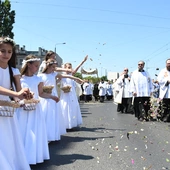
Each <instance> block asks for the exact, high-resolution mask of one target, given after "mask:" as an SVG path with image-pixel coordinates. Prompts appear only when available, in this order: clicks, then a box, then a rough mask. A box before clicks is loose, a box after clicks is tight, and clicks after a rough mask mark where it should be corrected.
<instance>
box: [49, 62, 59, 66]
mask: <svg viewBox="0 0 170 170" xmlns="http://www.w3.org/2000/svg"><path fill="white" fill-rule="evenodd" d="M51 64H57V61H51V62H46V65H47V66H48V65H51Z"/></svg>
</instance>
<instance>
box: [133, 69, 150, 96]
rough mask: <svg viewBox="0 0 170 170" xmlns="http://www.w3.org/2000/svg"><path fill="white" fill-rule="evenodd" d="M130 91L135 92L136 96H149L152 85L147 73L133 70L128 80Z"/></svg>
mask: <svg viewBox="0 0 170 170" xmlns="http://www.w3.org/2000/svg"><path fill="white" fill-rule="evenodd" d="M130 92H133V93H137V96H136V97H150V95H151V92H153V85H152V81H151V78H150V76H149V74H148V73H147V72H146V71H144V72H139V71H138V70H135V71H134V72H133V73H132V76H131V81H130Z"/></svg>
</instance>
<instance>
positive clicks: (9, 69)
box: [0, 37, 30, 170]
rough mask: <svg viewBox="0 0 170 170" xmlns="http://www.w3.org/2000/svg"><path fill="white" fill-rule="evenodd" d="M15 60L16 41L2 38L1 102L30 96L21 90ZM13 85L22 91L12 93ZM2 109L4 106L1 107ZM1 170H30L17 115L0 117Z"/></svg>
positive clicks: (0, 62) (0, 39) (0, 64)
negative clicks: (11, 98)
mask: <svg viewBox="0 0 170 170" xmlns="http://www.w3.org/2000/svg"><path fill="white" fill-rule="evenodd" d="M15 59H16V55H15V43H14V41H13V40H12V39H10V38H7V37H0V75H1V79H0V100H7V101H10V98H9V97H8V96H11V97H18V98H20V99H23V98H25V97H26V96H27V95H28V94H29V90H28V88H24V89H22V90H20V88H21V85H20V82H19V76H18V75H19V74H20V73H19V70H18V69H16V68H15ZM11 85H13V89H14V88H15V89H16V90H17V91H18V90H20V91H18V92H16V91H11ZM1 109H3V106H0V110H1ZM0 113H1V111H0ZM0 169H1V170H30V166H29V164H28V162H27V159H26V155H25V150H24V146H23V143H22V140H21V136H20V133H19V129H18V122H17V119H16V115H15V113H14V115H13V117H3V116H0Z"/></svg>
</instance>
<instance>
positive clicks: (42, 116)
mask: <svg viewBox="0 0 170 170" xmlns="http://www.w3.org/2000/svg"><path fill="white" fill-rule="evenodd" d="M55 55H56V54H55V52H53V51H49V52H47V54H46V56H45V59H44V61H43V62H42V63H40V58H38V57H37V56H34V55H28V56H26V58H25V59H24V60H23V62H22V67H21V70H20V71H19V69H17V68H16V62H15V61H16V53H15V42H14V40H12V39H10V38H8V37H0V75H1V79H0V129H1V130H0V139H1V142H0V160H1V163H0V169H8V170H30V165H34V164H37V163H41V162H43V161H44V160H48V159H50V156H49V147H48V143H49V142H50V141H58V140H61V135H64V134H66V133H67V130H69V129H72V128H74V127H78V126H79V125H81V124H82V116H81V111H80V105H79V102H78V99H79V96H80V95H81V94H83V100H84V101H85V102H89V101H91V100H92V99H94V101H99V102H101V103H104V101H105V100H113V101H114V102H115V103H117V104H118V105H117V112H121V113H132V114H134V115H135V117H136V118H137V119H138V120H140V121H148V120H151V119H152V118H153V117H154V118H155V117H156V118H158V119H160V120H162V121H164V122H170V88H169V87H170V59H167V60H166V67H165V68H164V69H162V70H161V71H160V73H159V75H158V77H157V80H152V79H151V77H150V75H149V73H148V72H147V71H146V70H145V69H144V66H145V62H144V61H139V62H138V68H137V69H136V70H135V71H133V72H132V73H131V74H129V73H128V71H129V70H128V68H124V70H123V72H122V74H121V75H120V76H119V78H118V79H116V80H115V81H114V82H111V81H109V80H108V81H104V80H102V79H101V81H100V82H99V83H95V84H93V83H92V82H90V81H89V80H82V79H80V78H77V77H74V75H75V73H76V72H77V70H78V69H79V68H80V66H81V65H82V64H83V63H84V62H85V61H86V60H87V58H88V56H86V57H85V58H84V60H83V61H82V62H81V63H80V64H79V65H78V66H77V67H76V68H75V69H73V68H72V64H71V63H65V64H64V65H63V67H62V68H59V67H57V61H56V59H55ZM57 85H59V86H57ZM80 85H81V86H80ZM45 88H46V90H45ZM58 88H60V89H62V90H61V91H60V96H59V94H58V90H57V89H58ZM77 89H79V90H77ZM152 99H154V100H152ZM3 101H7V103H8V104H9V103H10V104H11V103H18V104H19V107H18V108H16V109H15V110H11V109H10V110H8V109H9V105H2V104H1V103H3ZM10 107H11V105H10ZM7 111H11V112H13V113H14V114H12V115H10V116H9V115H8V114H6V112H7Z"/></svg>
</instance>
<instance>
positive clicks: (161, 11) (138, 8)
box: [11, 0, 170, 78]
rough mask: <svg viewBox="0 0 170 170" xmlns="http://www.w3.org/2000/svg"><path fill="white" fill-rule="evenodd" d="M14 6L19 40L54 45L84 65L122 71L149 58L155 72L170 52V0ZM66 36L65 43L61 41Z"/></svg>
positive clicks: (71, 0)
mask: <svg viewBox="0 0 170 170" xmlns="http://www.w3.org/2000/svg"><path fill="white" fill-rule="evenodd" d="M11 8H12V10H15V12H16V18H15V19H16V20H15V24H14V29H13V31H14V33H15V38H14V39H15V41H16V43H17V44H20V46H22V45H25V46H26V50H38V47H42V48H45V49H46V50H54V48H55V46H56V49H57V53H58V54H59V55H60V56H61V57H62V58H63V60H64V62H71V63H72V64H73V67H75V66H76V65H78V64H79V63H80V62H81V61H82V59H83V58H84V57H85V56H86V55H87V54H88V55H89V59H88V61H87V62H86V63H85V64H84V68H85V69H90V68H91V69H94V68H98V70H99V76H101V75H104V73H105V71H106V70H107V71H113V72H121V71H122V70H123V68H124V67H128V68H129V70H130V72H131V71H133V70H135V69H136V68H137V63H138V61H139V60H144V61H145V62H146V66H145V69H147V70H148V71H149V73H150V75H151V76H152V78H155V77H154V75H155V74H157V73H159V71H156V68H160V69H162V68H164V67H165V60H166V59H167V58H170V52H169V51H170V10H169V9H170V1H169V0H105V1H104V0H84V1H83V0H48V1H45V0H41V1H39V0H36V1H35V0H29V1H28V0H22V1H19V0H18V1H11ZM63 42H66V44H65V45H63V44H62V43H63Z"/></svg>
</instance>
